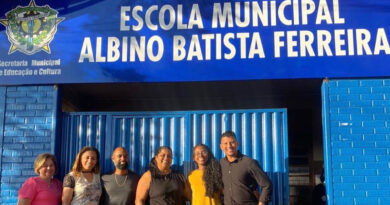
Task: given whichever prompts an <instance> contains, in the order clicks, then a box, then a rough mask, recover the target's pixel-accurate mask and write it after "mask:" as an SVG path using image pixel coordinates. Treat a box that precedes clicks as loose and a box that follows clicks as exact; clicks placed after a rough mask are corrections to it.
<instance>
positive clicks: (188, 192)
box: [184, 180, 192, 201]
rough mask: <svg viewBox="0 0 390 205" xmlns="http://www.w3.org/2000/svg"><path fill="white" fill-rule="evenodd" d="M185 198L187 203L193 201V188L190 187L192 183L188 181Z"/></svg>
mask: <svg viewBox="0 0 390 205" xmlns="http://www.w3.org/2000/svg"><path fill="white" fill-rule="evenodd" d="M184 197H185V198H186V200H187V201H191V200H192V192H191V187H190V183H189V181H188V180H185V183H184Z"/></svg>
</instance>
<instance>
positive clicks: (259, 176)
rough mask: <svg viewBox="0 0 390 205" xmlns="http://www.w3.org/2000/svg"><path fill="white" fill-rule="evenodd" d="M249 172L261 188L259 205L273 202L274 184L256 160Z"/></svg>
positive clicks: (250, 166)
mask: <svg viewBox="0 0 390 205" xmlns="http://www.w3.org/2000/svg"><path fill="white" fill-rule="evenodd" d="M249 171H250V173H251V175H252V177H253V178H254V179H255V180H256V182H257V184H258V185H259V186H260V187H261V192H260V196H259V205H265V204H266V203H267V202H269V201H271V197H272V182H271V180H270V179H269V178H268V176H267V174H266V173H265V172H264V171H263V169H261V167H260V166H259V165H258V164H257V161H255V160H253V161H252V163H250V165H249Z"/></svg>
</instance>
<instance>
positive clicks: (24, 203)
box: [18, 198, 31, 205]
mask: <svg viewBox="0 0 390 205" xmlns="http://www.w3.org/2000/svg"><path fill="white" fill-rule="evenodd" d="M30 204H31V199H26V198H19V199H18V205H30Z"/></svg>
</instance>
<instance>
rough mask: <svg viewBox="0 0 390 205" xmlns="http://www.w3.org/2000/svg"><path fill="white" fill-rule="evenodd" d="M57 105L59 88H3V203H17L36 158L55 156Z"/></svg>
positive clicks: (0, 201)
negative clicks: (21, 188) (47, 153)
mask: <svg viewBox="0 0 390 205" xmlns="http://www.w3.org/2000/svg"><path fill="white" fill-rule="evenodd" d="M57 103H58V89H57V87H56V86H15V87H14V86H12V87H0V141H1V142H0V151H1V157H0V158H1V159H0V168H1V174H0V176H1V187H0V189H1V198H0V204H16V201H17V191H18V190H19V188H20V186H21V184H22V183H23V182H24V181H25V180H26V179H27V178H28V177H30V176H33V175H36V174H35V173H34V171H33V163H34V160H35V157H36V156H37V155H38V154H40V153H43V152H50V153H53V154H54V151H55V150H54V148H55V136H56V131H57V130H56V129H57V124H56V123H57V120H56V116H57Z"/></svg>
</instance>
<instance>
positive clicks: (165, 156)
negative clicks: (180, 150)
mask: <svg viewBox="0 0 390 205" xmlns="http://www.w3.org/2000/svg"><path fill="white" fill-rule="evenodd" d="M172 158H173V157H172V152H171V151H170V150H169V149H161V150H160V152H159V153H158V154H157V155H156V158H155V160H156V164H157V168H158V169H159V170H160V171H168V170H169V168H170V167H171V164H172Z"/></svg>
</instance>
